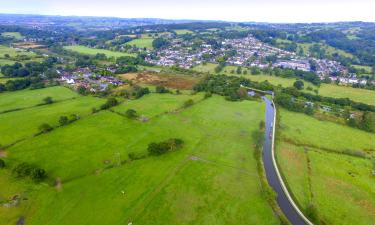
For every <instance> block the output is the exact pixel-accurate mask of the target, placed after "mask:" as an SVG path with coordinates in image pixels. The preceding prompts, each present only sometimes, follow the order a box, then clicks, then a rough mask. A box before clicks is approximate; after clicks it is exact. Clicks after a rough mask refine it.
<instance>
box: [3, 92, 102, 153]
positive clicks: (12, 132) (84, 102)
mask: <svg viewBox="0 0 375 225" xmlns="http://www.w3.org/2000/svg"><path fill="white" fill-rule="evenodd" d="M103 103H104V99H99V98H93V97H78V98H76V99H72V100H67V101H62V102H57V103H54V104H49V105H43V106H38V107H33V108H28V109H24V110H19V111H14V112H9V113H3V114H0V124H1V126H0V133H1V134H2V135H1V136H0V145H1V146H7V145H9V144H12V143H14V142H16V141H19V140H22V139H25V138H29V137H32V136H33V135H35V134H37V133H38V132H39V129H38V128H39V126H40V125H41V124H43V123H48V124H49V125H51V126H52V127H56V126H58V125H59V122H58V121H59V118H60V116H67V117H69V116H70V115H72V114H76V115H77V116H79V117H80V118H83V117H85V116H87V115H89V114H91V110H92V108H93V107H96V108H99V107H100V105H101V104H103Z"/></svg>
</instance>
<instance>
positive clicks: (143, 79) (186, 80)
mask: <svg viewBox="0 0 375 225" xmlns="http://www.w3.org/2000/svg"><path fill="white" fill-rule="evenodd" d="M120 77H121V78H122V79H125V80H131V81H133V82H135V83H142V84H151V85H155V86H157V85H161V86H165V87H169V88H174V89H184V90H187V89H192V88H193V86H194V85H195V84H196V83H197V80H196V79H194V78H191V77H184V75H161V74H156V73H149V72H148V73H127V74H123V75H120Z"/></svg>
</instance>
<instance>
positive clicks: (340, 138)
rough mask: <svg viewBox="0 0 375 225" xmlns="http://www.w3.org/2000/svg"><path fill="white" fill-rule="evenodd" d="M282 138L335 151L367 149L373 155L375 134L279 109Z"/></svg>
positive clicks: (374, 153)
mask: <svg viewBox="0 0 375 225" xmlns="http://www.w3.org/2000/svg"><path fill="white" fill-rule="evenodd" d="M281 126H282V134H281V136H282V138H283V139H286V140H290V141H292V142H294V143H295V144H306V145H313V146H315V147H317V148H323V149H330V150H333V151H337V152H343V151H345V150H356V151H368V153H369V154H372V155H375V135H374V134H372V133H368V132H365V131H362V130H359V129H354V128H351V127H349V126H345V125H339V124H336V123H333V122H327V121H319V120H317V119H315V118H313V117H308V116H305V115H304V114H301V113H293V112H289V111H285V110H282V111H281Z"/></svg>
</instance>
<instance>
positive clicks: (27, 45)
mask: <svg viewBox="0 0 375 225" xmlns="http://www.w3.org/2000/svg"><path fill="white" fill-rule="evenodd" d="M14 46H15V47H17V48H23V49H30V48H32V49H35V48H44V47H45V46H44V45H39V44H36V43H33V42H23V43H18V44H14Z"/></svg>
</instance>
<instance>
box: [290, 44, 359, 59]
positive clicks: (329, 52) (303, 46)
mask: <svg viewBox="0 0 375 225" xmlns="http://www.w3.org/2000/svg"><path fill="white" fill-rule="evenodd" d="M297 45H298V48H299V49H302V50H303V53H304V54H306V55H307V54H308V53H309V48H310V47H311V46H312V45H313V44H311V43H303V44H302V43H298V44H297ZM320 45H321V47H322V48H323V49H325V51H326V54H327V55H333V54H334V53H337V54H339V55H341V56H343V57H348V58H353V57H354V56H353V55H352V54H350V53H348V52H345V51H343V50H341V49H337V48H334V47H332V46H329V45H327V44H320Z"/></svg>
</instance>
